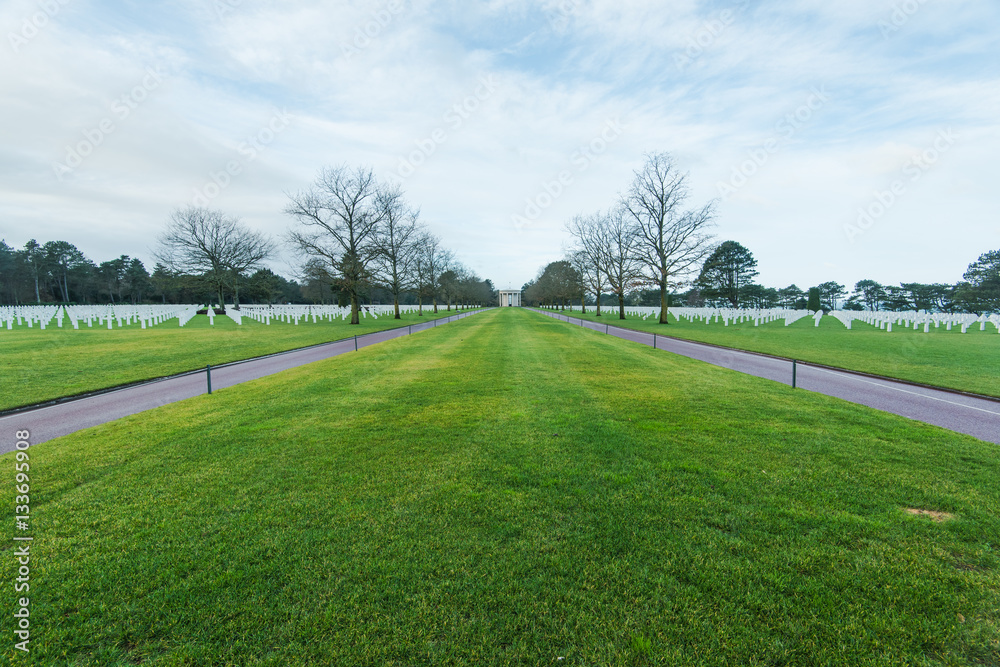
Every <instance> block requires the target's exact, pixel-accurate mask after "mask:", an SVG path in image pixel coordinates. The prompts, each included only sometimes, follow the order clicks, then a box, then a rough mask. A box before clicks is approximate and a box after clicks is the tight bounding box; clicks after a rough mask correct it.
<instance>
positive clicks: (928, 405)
mask: <svg viewBox="0 0 1000 667" xmlns="http://www.w3.org/2000/svg"><path fill="white" fill-rule="evenodd" d="M535 312H537V313H540V314H542V315H547V316H549V317H552V318H555V319H558V320H562V321H565V322H568V323H570V324H576V325H579V326H582V327H585V328H587V329H592V330H594V331H597V332H599V333H606V334H608V335H610V336H615V337H616V338H622V339H624V340H630V341H632V342H635V343H641V344H643V345H648V346H650V347H655V348H656V349H659V350H666V351H667V352H672V353H674V354H679V355H681V356H684V357H689V358H691V359H697V360H699V361H704V362H706V363H709V364H713V365H715V366H722V367H723V368H729V369H732V370H734V371H739V372H740V373H746V374H748V375H755V376H757V377H761V378H766V379H768V380H774V381H775V382H781V383H782V384H787V385H791V384H792V373H793V363H794V365H795V369H794V372H795V386H796V387H798V388H800V389H803V390H805V391H813V392H816V393H819V394H826V395H827V396H835V397H837V398H841V399H844V400H845V401H850V402H852V403H860V404H861V405H867V406H868V407H870V408H875V409H877V410H883V411H885V412H891V413H893V414H897V415H901V416H903V417H908V418H909V419H915V420H917V421H921V422H925V423H928V424H934V425H935V426H941V427H943V428H946V429H949V430H952V431H956V432H958V433H965V434H967V435H971V436H973V437H976V438H979V439H980V440H985V441H987V442H992V443H997V444H1000V401H997V400H993V399H990V398H984V397H979V396H971V395H967V394H961V393H957V392H950V391H947V390H940V389H933V388H930V387H923V386H919V385H912V384H907V383H905V382H899V381H895V380H891V379H887V378H881V377H874V376H871V375H865V374H862V373H852V372H850V371H841V370H838V369H832V368H827V367H822V366H815V365H812V364H808V363H805V362H801V361H798V362H792V361H790V360H788V359H782V358H780V357H772V356H768V355H764V354H758V353H756V352H744V351H742V350H734V349H732V348H725V347H718V346H715V345H707V344H704V343H696V342H693V341H688V340H681V339H678V338H672V337H668V336H660V335H655V334H651V333H646V332H644V331H635V330H633V329H624V328H620V327H614V326H611V325H609V324H600V323H597V322H592V321H590V320H582V319H579V318H575V317H569V316H567V315H560V314H558V313H550V312H546V311H541V310H536V311H535Z"/></svg>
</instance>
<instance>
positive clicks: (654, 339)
mask: <svg viewBox="0 0 1000 667" xmlns="http://www.w3.org/2000/svg"><path fill="white" fill-rule="evenodd" d="M653 349H654V350H655V349H656V334H653Z"/></svg>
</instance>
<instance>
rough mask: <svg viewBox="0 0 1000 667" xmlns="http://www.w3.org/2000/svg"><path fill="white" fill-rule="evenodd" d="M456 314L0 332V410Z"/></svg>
mask: <svg viewBox="0 0 1000 667" xmlns="http://www.w3.org/2000/svg"><path fill="white" fill-rule="evenodd" d="M458 312H464V311H457V310H452V311H450V312H448V311H446V310H445V309H444V308H439V312H438V314H437V315H434V314H433V313H432V312H431V311H430V310H426V309H425V311H424V315H423V316H422V317H421V316H418V315H415V314H408V315H403V316H402V319H401V320H394V319H392V317H391V316H389V317H380V318H378V319H374V318H371V317H366V318H362V320H361V324H359V325H357V326H351V325H350V324H347V323H345V322H344V321H343V320H340V319H337V320H335V321H333V322H330V321H324V320H320V321H318V322H317V323H315V324H313V323H312V320H302V321H300V323H299V324H298V325H295V324H287V323H283V322H278V321H272V323H271V324H270V325H265V324H261V323H259V322H256V321H254V320H251V319H244V320H243V324H242V325H237V324H236V322H234V321H233V320H231V319H229V318H228V317H216V318H215V324H214V325H213V326H210V325H209V320H208V317H207V316H206V315H198V316H196V317H195V318H194V319H192V320H191V321H190V322H188V323H187V324H186V325H184V326H183V327H180V326H178V324H177V320H176V319H174V320H171V321H168V322H165V323H163V324H160V325H158V326H155V327H150V328H148V329H145V330H143V329H142V328H141V327H140V325H138V324H133V325H131V326H126V327H123V328H121V329H119V328H117V327H116V328H114V329H112V330H108V329H107V328H102V327H100V326H98V325H97V323H96V321H95V323H94V327H93V328H88V327H87V326H86V324H82V325H81V326H80V329H79V330H74V329H73V328H72V327H71V326H70V325H69V324H68V323H67V322H64V324H63V328H61V329H60V328H57V327H56V326H55V324H53V325H51V326H49V327H47V328H46V329H45V331H41V330H40V329H39V328H38V326H35V327H33V328H29V327H28V326H27V325H23V326H20V327H17V326H15V327H14V329H13V330H11V331H7V330H6V329H2V330H0V410H7V409H10V408H15V407H20V406H24V405H31V404H34V403H39V402H42V401H47V400H51V399H53V398H60V397H63V396H72V395H74V394H81V393H85V392H88V391H94V390H97V389H106V388H108V387H115V386H118V385H121V384H128V383H130V382H137V381H140V380H149V379H152V378H157V377H163V376H164V375H172V374H174V373H183V372H185V371H190V370H194V369H196V368H204V367H205V366H206V365H208V364H212V365H216V364H223V363H226V362H230V361H239V360H241V359H249V358H251V357H256V356H260V355H265V354H272V353H274V352H284V351H286V350H292V349H295V348H299V347H306V346H309V345H316V344H318V343H327V342H330V341H334V340H340V339H343V338H350V337H351V336H354V335H360V334H365V333H371V332H373V331H383V330H385V329H391V328H394V327H398V326H406V325H408V324H417V323H419V322H425V321H427V320H430V319H434V318H442V317H447V316H449V315H454V314H456V313H458Z"/></svg>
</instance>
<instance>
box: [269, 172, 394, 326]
mask: <svg viewBox="0 0 1000 667" xmlns="http://www.w3.org/2000/svg"><path fill="white" fill-rule="evenodd" d="M382 191H383V188H382V187H381V185H380V184H379V182H378V179H376V177H375V175H374V173H373V172H372V170H371V169H369V168H364V167H359V168H357V169H353V170H352V169H349V168H348V167H347V166H341V167H334V168H329V167H328V168H324V169H323V170H322V171H321V172H320V175H319V177H317V179H316V182H315V183H314V184H313V187H312V188H311V189H309V190H306V191H304V192H299V193H295V194H290V195H288V197H289V199H290V200H291V203H290V204H289V205H288V207H287V208H286V209H285V212H286V213H288V214H289V215H291V216H292V217H294V218H295V219H296V220H298V222H299V224H300V228H299V229H293V230H290V231H289V232H288V239H289V241H290V242H291V243H292V244H293V245H295V246H297V247H298V248H299V250H301V251H302V252H303V253H305V254H306V255H308V256H310V257H317V258H320V259H322V260H324V261H325V262H326V263H328V264H329V267H330V269H331V273H332V274H333V275H335V276H337V278H338V279H339V281H340V283H341V285H342V287H343V289H344V291H346V292H347V293H348V294H349V295H350V298H351V324H360V323H361V318H360V315H359V311H360V306H361V304H360V296H359V295H360V293H361V291H362V289H363V288H364V285H365V284H366V283H367V282H368V281H369V280H370V279H371V271H372V268H373V263H374V262H375V260H376V259H377V258H378V256H379V254H380V250H379V245H378V242H377V239H378V233H379V227H380V225H381V224H382V223H383V221H384V220H385V217H386V211H385V208H384V206H383V203H384V201H383V197H382Z"/></svg>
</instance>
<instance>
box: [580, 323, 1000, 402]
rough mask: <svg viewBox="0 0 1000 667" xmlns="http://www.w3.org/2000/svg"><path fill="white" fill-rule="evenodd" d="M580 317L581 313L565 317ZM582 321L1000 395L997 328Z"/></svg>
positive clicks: (987, 326)
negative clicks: (926, 330) (890, 328)
mask: <svg viewBox="0 0 1000 667" xmlns="http://www.w3.org/2000/svg"><path fill="white" fill-rule="evenodd" d="M565 314H567V315H570V316H571V317H577V318H579V317H581V315H580V312H579V310H577V311H575V312H572V313H569V312H567V313H565ZM583 318H585V319H588V320H591V321H595V322H597V321H600V322H601V323H602V324H610V325H612V326H623V327H627V328H630V329H637V330H639V331H648V332H650V333H657V334H662V335H666V336H674V337H676V338H684V339H687V340H694V341H700V342H703V343H712V344H714V345H723V346H726V347H733V348H736V349H740V350H749V351H751V352H762V353H764V354H773V355H777V356H780V357H786V358H789V359H798V360H800V361H812V362H814V363H818V364H824V365H827V366H835V367H837V368H844V369H847V370H853V371H861V372H863V373H872V374H874V375H882V376H885V377H891V378H897V379H900V380H907V381H909V382H917V383H921V384H928V385H933V386H936V387H944V388H947V389H957V390H958V391H966V392H972V393H976V394H984V395H986V396H997V397H1000V334H997V330H996V328H995V327H994V326H993V325H992V324H987V325H986V331H980V330H979V325H978V324H975V325H973V326H972V327H970V328H969V330H968V332H966V333H964V334H963V333H962V332H961V329H960V328H958V327H956V328H954V329H952V331H946V330H945V328H944V327H941V328H940V329H935V328H934V327H931V330H930V332H929V333H926V334H925V333H923V327H922V326H921V328H920V330H919V331H914V330H913V329H907V328H905V327H902V326H896V327H893V331H892V332H891V333H889V332H886V331H880V330H879V329H878V327H873V326H871V325H868V324H864V323H863V322H854V324H853V325H852V327H853V328H852V329H851V330H850V331H848V330H847V328H846V327H845V326H844V325H843V324H841V323H840V322H839V321H838V320H837V319H836V318H833V317H830V316H826V317H824V318H823V319H822V321H821V322H820V325H819V327H816V325H815V322H814V321H813V319H812V318H804V319H801V320H799V321H798V322H795V323H793V324H792V325H791V326H788V327H786V326H785V321H784V320H778V321H776V322H770V323H768V324H763V323H762V324H761V325H760V326H757V327H755V326H754V323H753V320H751V321H749V322H741V323H740V324H733V323H732V322H730V324H729V326H728V327H727V326H725V325H724V324H723V323H722V322H721V321H719V322H715V321H713V322H712V323H710V324H705V322H704V320H696V321H694V322H689V321H688V320H686V319H680V320H678V318H676V317H674V316H671V318H670V324H669V325H661V324H659V323H658V322H657V319H656V317H655V316H652V317H649V318H648V319H646V320H643V319H642V318H641V317H631V316H630V317H627V318H626V319H625V320H624V321H623V320H620V319H618V310H617V308H615V309H611V310H609V309H607V308H602V310H601V317H600V318H598V317H597V316H596V314H595V312H594V311H593V308H588V309H587V314H586V315H583Z"/></svg>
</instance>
